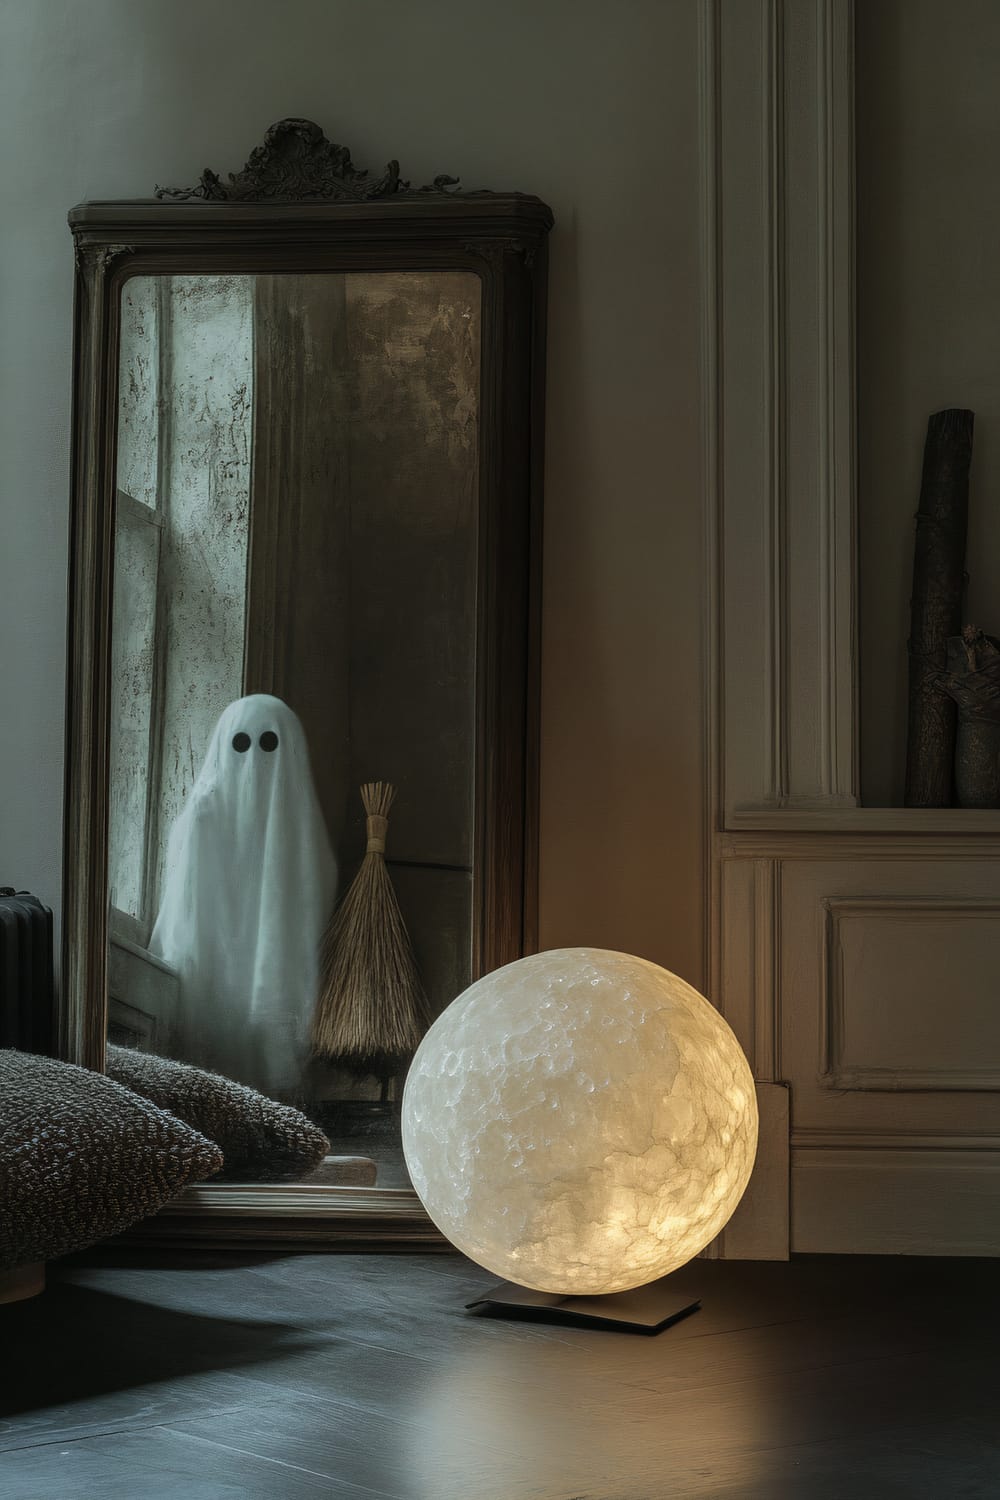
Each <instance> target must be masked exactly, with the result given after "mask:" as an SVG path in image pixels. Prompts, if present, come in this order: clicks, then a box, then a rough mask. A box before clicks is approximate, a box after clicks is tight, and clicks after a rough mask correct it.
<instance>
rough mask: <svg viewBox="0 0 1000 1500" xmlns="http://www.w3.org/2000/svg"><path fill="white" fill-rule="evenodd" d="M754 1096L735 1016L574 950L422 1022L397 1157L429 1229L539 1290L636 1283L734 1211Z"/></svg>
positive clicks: (623, 963)
mask: <svg viewBox="0 0 1000 1500" xmlns="http://www.w3.org/2000/svg"><path fill="white" fill-rule="evenodd" d="M756 1147H757V1103H756V1095H755V1091H754V1083H753V1078H752V1076H751V1073H750V1068H749V1066H748V1065H747V1061H746V1058H745V1057H744V1056H743V1053H742V1051H741V1050H740V1046H739V1043H738V1042H737V1040H736V1038H735V1036H734V1035H733V1033H732V1031H731V1030H730V1028H729V1026H728V1025H727V1024H726V1022H725V1021H724V1020H723V1018H722V1017H721V1016H720V1015H719V1013H718V1011H717V1010H715V1009H714V1007H713V1006H711V1005H710V1004H709V1003H708V1001H707V1000H706V999H704V997H703V996H702V995H699V994H698V992H697V990H694V989H692V988H691V986H690V985H689V984H686V983H685V982H684V980H683V979H679V978H678V977H677V975H676V974H671V973H669V972H668V971H667V970H666V969H661V968H659V967H657V965H656V964H652V963H647V962H646V961H645V960H644V959H641V958H634V957H631V956H630V955H628V954H625V953H610V952H606V951H604V950H602V949H597V948H563V949H557V950H554V951H551V952H548V953H539V954H535V955H533V956H532V957H530V958H522V959H519V960H518V961H517V962H516V963H513V964H508V965H507V967H506V968H503V969H498V970H496V971H495V972H494V973H492V974H487V975H486V976H485V977H484V978H483V979H480V980H477V982H476V983H475V984H473V985H472V986H471V987H470V988H469V989H467V990H466V991H465V992H464V994H462V995H460V996H459V997H458V999H457V1000H455V1001H454V1003H453V1004H452V1005H450V1006H449V1007H448V1009H447V1010H446V1011H445V1012H444V1014H443V1015H441V1016H440V1017H439V1018H438V1019H437V1020H436V1021H435V1022H434V1024H433V1026H432V1027H431V1028H430V1030H429V1031H428V1032H427V1035H426V1036H425V1037H424V1039H423V1041H422V1042H421V1044H420V1047H419V1049H418V1051H417V1054H416V1056H415V1058H414V1060H413V1064H412V1066H411V1068H410V1071H409V1074H408V1077H407V1081H406V1088H405V1092H404V1095H403V1150H404V1153H405V1157H406V1164H407V1167H408V1169H409V1172H410V1177H411V1180H412V1182H413V1186H414V1188H415V1189H416V1191H417V1194H418V1195H419V1197H420V1199H421V1202H422V1203H423V1205H424V1207H425V1208H426V1210H427V1212H428V1214H429V1215H430V1217H431V1218H432V1219H433V1221H434V1223H435V1224H436V1225H437V1226H438V1228H439V1229H440V1230H441V1231H442V1233H443V1234H445V1235H446V1236H447V1238H448V1239H449V1240H451V1242H452V1243H453V1244H454V1245H455V1246H456V1247H457V1248H458V1249H459V1250H461V1251H463V1252H464V1253H465V1254H466V1255H468V1256H469V1257H470V1259H472V1260H474V1261H476V1262H477V1263H478V1264H479V1265H481V1266H484V1267H486V1269H488V1270H490V1271H492V1272H494V1273H495V1274H497V1275H498V1276H501V1277H504V1278H505V1279H506V1280H507V1281H511V1282H515V1283H517V1284H518V1285H519V1286H522V1287H531V1288H534V1289H537V1290H538V1291H542V1292H552V1293H559V1294H562V1295H567V1296H568V1295H576V1296H585V1295H590V1294H601V1293H609V1292H620V1291H625V1290H627V1289H628V1288H632V1287H638V1286H642V1285H644V1284H645V1283H647V1282H650V1281H653V1280H655V1279H657V1278H659V1277H662V1276H666V1275H667V1274H668V1273H669V1272H670V1271H674V1270H676V1269H677V1268H678V1267H679V1266H682V1265H684V1264H685V1263H686V1262H687V1261H689V1260H690V1259H691V1258H692V1256H694V1255H697V1253H698V1251H699V1250H702V1249H704V1247H705V1246H706V1245H707V1244H708V1243H709V1241H710V1240H712V1239H713V1238H714V1237H715V1236H716V1235H717V1234H718V1233H719V1230H720V1229H722V1227H723V1225H724V1224H725V1223H726V1221H727V1220H728V1219H729V1217H730V1215H731V1214H732V1212H733V1210H734V1209H735V1207H736V1205H737V1203H738V1202H739V1200H740V1197H741V1196H742V1193H743V1190H744V1188H745V1187H746V1185H747V1181H748V1179H749V1176H750V1171H751V1168H752V1166H753V1161H754V1153H755V1151H756Z"/></svg>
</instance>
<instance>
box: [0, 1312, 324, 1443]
mask: <svg viewBox="0 0 1000 1500" xmlns="http://www.w3.org/2000/svg"><path fill="white" fill-rule="evenodd" d="M0 1328H2V1339H3V1366H4V1372H5V1377H4V1381H3V1387H2V1389H0V1416H3V1417H12V1416H15V1415H18V1414H21V1413H24V1412H30V1411H35V1410H37V1409H39V1408H40V1407H53V1406H64V1405H66V1404H68V1403H71V1402H74V1401H77V1400H82V1399H88V1400H89V1399H92V1398H93V1397H94V1396H96V1395H101V1394H107V1393H109V1392H112V1391H124V1390H131V1389H133V1388H136V1387H142V1386H148V1385H151V1384H157V1383H162V1382H166V1381H170V1380H175V1379H178V1378H183V1377H187V1376H191V1375H198V1374H204V1373H206V1372H219V1371H227V1370H228V1371H234V1370H239V1369H240V1368H241V1367H243V1366H248V1365H260V1364H261V1363H262V1362H264V1361H266V1360H268V1359H276V1358H287V1357H288V1356H289V1355H292V1354H297V1353H301V1352H303V1351H308V1350H309V1349H311V1348H312V1347H313V1344H314V1340H313V1339H311V1338H310V1337H309V1336H308V1335H304V1334H303V1332H302V1329H301V1328H300V1327H299V1328H296V1327H293V1326H291V1325H288V1324H283V1323H275V1322H262V1321H260V1320H254V1319H249V1318H248V1319H245V1320H244V1319H242V1318H241V1319H233V1318H217V1317H205V1316H204V1315H202V1314H197V1313H187V1312H178V1311H175V1310H173V1309H169V1308H164V1307H159V1306H156V1305H155V1304H152V1303H147V1302H142V1301H136V1300H135V1299H133V1298H130V1297H121V1296H116V1295H114V1294H113V1293H110V1292H104V1291H97V1290H93V1289H91V1288H89V1287H80V1286H73V1285H72V1284H70V1283H65V1284H60V1283H59V1282H55V1283H54V1284H52V1285H50V1287H49V1289H48V1290H47V1291H46V1292H44V1293H43V1294H42V1295H41V1296H40V1297H36V1298H33V1299H31V1300H30V1301H27V1302H19V1303H15V1304H13V1305H11V1306H10V1307H7V1308H4V1309H3V1317H2V1324H0Z"/></svg>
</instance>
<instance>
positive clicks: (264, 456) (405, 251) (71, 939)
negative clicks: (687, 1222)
mask: <svg viewBox="0 0 1000 1500" xmlns="http://www.w3.org/2000/svg"><path fill="white" fill-rule="evenodd" d="M69 217H70V227H71V229H72V233H73V237H74V242H75V248H76V263H77V281H76V329H75V386H74V464H73V531H72V563H71V635H70V667H69V705H68V744H67V787H66V840H65V848H66V873H65V894H64V914H65V920H64V932H65V939H64V966H63V976H64V978H63V1003H62V1004H63V1009H62V1040H61V1050H62V1054H63V1055H64V1056H65V1057H67V1058H68V1059H69V1060H71V1061H75V1062H79V1063H83V1064H84V1065H86V1066H88V1067H94V1068H98V1069H100V1068H104V1067H105V1066H108V1067H110V1069H111V1070H112V1071H113V1072H114V1073H115V1076H119V1077H129V1076H132V1075H133V1074H134V1073H135V1069H136V1068H137V1067H138V1066H139V1065H140V1064H141V1067H142V1068H144V1069H147V1070H148V1069H149V1068H153V1069H154V1070H155V1069H157V1068H160V1067H161V1064H160V1063H158V1062H157V1061H156V1060H157V1059H165V1060H166V1062H165V1063H164V1064H162V1066H163V1067H166V1064H168V1063H169V1064H170V1065H171V1066H175V1065H176V1064H177V1063H182V1064H184V1065H185V1066H187V1067H190V1068H198V1069H201V1070H203V1071H205V1070H207V1071H208V1072H211V1073H214V1074H216V1075H220V1074H221V1075H222V1076H223V1077H224V1078H226V1079H228V1080H230V1081H231V1082H232V1083H235V1084H238V1085H240V1086H243V1087H250V1088H253V1089H254V1090H255V1091H256V1092H257V1094H258V1095H261V1094H262V1095H264V1096H265V1098H268V1099H270V1100H271V1101H273V1103H274V1104H275V1105H279V1106H281V1107H282V1108H283V1109H285V1110H288V1109H294V1110H296V1111H297V1112H298V1113H297V1114H296V1115H295V1116H294V1117H292V1116H289V1115H288V1114H287V1113H286V1114H284V1115H281V1114H280V1111H279V1112H278V1115H277V1116H276V1118H278V1117H280V1119H281V1120H283V1121H285V1122H286V1124H287V1121H288V1120H289V1119H290V1118H294V1119H296V1120H299V1121H301V1122H303V1123H302V1124H301V1127H298V1126H296V1127H295V1128H294V1129H293V1130H292V1135H293V1136H295V1140H296V1142H297V1144H296V1146H295V1149H294V1151H293V1152H292V1159H291V1160H290V1161H289V1160H285V1159H284V1158H282V1160H281V1161H278V1160H277V1159H276V1158H275V1156H274V1152H273V1149H272V1148H273V1141H271V1142H270V1143H269V1141H268V1140H267V1139H262V1140H261V1141H259V1142H258V1143H257V1145H258V1146H259V1151H258V1154H257V1156H256V1157H252V1158H248V1160H247V1161H241V1162H240V1164H239V1167H238V1169H237V1168H236V1167H232V1168H231V1170H228V1171H226V1172H224V1174H223V1177H222V1178H220V1179H218V1180H213V1181H212V1182H210V1183H207V1184H204V1185H201V1186H199V1187H197V1188H192V1189H189V1190H188V1191H187V1192H186V1193H184V1194H183V1195H182V1197H181V1198H180V1199H178V1200H177V1201H176V1202H175V1203H174V1204H172V1205H170V1207H169V1208H168V1209H167V1210H166V1211H164V1212H163V1213H162V1214H161V1215H159V1216H158V1217H157V1219H155V1220H153V1221H150V1222H149V1223H148V1224H147V1225H145V1226H143V1229H142V1234H143V1236H144V1237H145V1238H147V1239H149V1238H152V1239H164V1238H171V1239H173V1240H174V1241H175V1242H176V1241H178V1240H180V1241H197V1242H199V1243H205V1242H212V1243H216V1244H229V1243H235V1242H239V1241H241V1240H244V1239H248V1238H251V1239H252V1238H261V1237H263V1238H267V1239H268V1240H269V1241H270V1242H271V1243H290V1244H302V1243H311V1244H338V1245H351V1246H357V1245H368V1244H372V1245H377V1244H382V1243H386V1242H389V1243H392V1244H433V1243H436V1242H438V1240H439V1236H438V1235H437V1231H436V1230H435V1229H434V1227H433V1225H432V1224H431V1223H430V1221H429V1220H428V1219H427V1217H426V1215H425V1214H424V1211H423V1209H422V1208H421V1205H420V1203H419V1200H418V1199H417V1198H416V1195H415V1194H414V1193H413V1191H412V1188H411V1187H410V1185H409V1181H408V1178H407V1175H406V1170H405V1163H404V1161H403V1158H402V1152H401V1146H400V1139H399V1123H398V1111H399V1100H400V1096H401V1091H402V1087H403V1083H404V1080H405V1074H406V1067H407V1064H408V1059H409V1055H411V1053H412V1045H413V1041H414V1038H418V1037H419V1035H420V1033H421V1031H422V1030H423V1029H426V1027H427V1025H429V1024H430V1022H431V1021H432V1020H433V1018H434V1016H435V1015H436V1014H438V1013H440V1011H441V1010H442V1009H444V1008H445V1006H447V1005H448V1004H449V1003H450V1001H451V1000H452V999H454V998H455V996H456V995H458V994H459V993H460V992H461V991H462V990H463V989H464V988H465V987H466V986H467V985H468V984H469V983H470V982H471V981H472V980H473V979H474V978H476V977H478V976H479V975H481V974H483V973H486V972H488V971H489V970H491V969H494V968H496V967H498V966H499V965H501V964H503V963H506V962H509V961H511V960H513V959H514V958H517V957H519V956H521V955H522V954H523V953H526V952H530V951H532V950H533V948H534V946H535V902H536V891H535V885H536V875H535V871H536V853H537V849H536V846H537V753H538V723H537V716H538V704H537V698H538V617H539V588H540V545H539V544H540V534H541V527H540V521H541V490H540V477H541V427H542V393H543V354H544V291H545V278H546V255H545V250H546V241H547V235H548V231H549V229H550V228H551V224H552V216H551V213H550V211H549V210H548V208H547V207H546V206H545V205H544V204H543V203H541V202H540V201H539V200H538V199H537V198H533V197H530V196H527V195H523V194H517V193H511V194H502V193H490V192H472V193H468V192H464V191H462V190H461V189H460V187H459V184H458V181H457V179H455V178H452V177H447V176H439V177H436V178H435V179H434V181H433V182H432V183H430V184H429V185H427V186H426V187H419V188H414V187H413V186H412V185H411V183H410V182H408V181H407V180H405V179H404V178H402V177H401V176H400V169H399V164H398V162H396V161H390V162H389V163H388V164H387V166H386V167H385V169H384V171H382V172H381V173H380V174H372V173H370V172H368V171H367V170H363V169H361V168H358V167H356V166H355V165H354V162H353V161H352V158H351V153H350V151H349V150H348V149H347V148H346V147H345V146H340V145H336V144H334V143H332V142H331V141H329V140H328V139H327V138H326V136H325V135H324V133H323V131H322V130H321V129H320V128H319V126H317V125H315V124H313V123H312V122H311V121H308V120H300V119H289V120H282V121H279V122H278V123H277V124H276V125H273V126H272V127H271V129H270V130H269V131H268V132H267V134H266V136H265V138H264V141H263V143H262V144H261V145H260V146H259V147H257V149H256V150H255V151H253V152H252V153H251V155H250V157H249V158H248V160H247V162H246V165H245V166H244V167H243V169H242V170H241V171H239V172H237V173H231V174H229V175H228V177H226V178H225V180H224V179H223V178H222V177H221V176H219V175H218V174H217V173H216V172H214V171H212V170H208V169H206V170H205V171H204V172H203V173H202V175H201V178H200V179H199V181H198V182H197V184H196V185H195V186H194V187H191V188H188V189H178V188H159V189H157V191H156V195H155V197H153V198H149V199H141V200H132V201H121V202H101V203H84V204H80V205H79V206H78V207H77V208H75V209H73V210H72V212H71V213H70V216H69ZM375 782H385V783H390V784H391V785H392V786H393V787H394V788H395V801H394V802H393V804H392V808H391V811H390V814H389V829H388V833H386V830H385V828H384V826H383V824H382V822H380V823H379V827H378V829H377V833H378V838H377V839H376V840H375V845H374V846H373V845H372V844H371V828H370V827H369V829H368V832H367V835H366V824H365V811H364V808H363V807H362V802H361V797H360V788H361V786H362V784H366V783H375ZM380 795H381V794H380ZM366 796H368V794H366ZM380 807H381V804H380ZM382 811H384V808H383V809H382ZM379 817H380V818H381V812H380V813H379ZM366 838H367V839H368V843H367V845H366ZM366 847H367V856H366ZM373 847H375V849H376V854H377V857H378V858H379V859H381V858H384V861H385V871H386V872H387V874H388V876H389V880H390V881H391V886H392V889H393V891H394V893H395V898H396V899H397V900H398V903H399V907H400V909H401V912H402V916H403V920H404V924H405V927H406V931H407V934H408V939H409V942H410V943H411V944H412V950H413V953H414V955H415V960H416V970H417V978H416V979H415V980H414V983H413V992H412V994H411V995H409V996H405V995H395V994H390V993H389V992H388V991H385V990H383V989H379V987H378V986H377V985H375V986H369V987H368V989H367V990H365V991H364V994H365V995H367V996H368V999H365V998H364V996H362V998H361V999H359V998H358V993H357V992H355V991H354V990H351V991H350V992H348V990H345V989H344V988H343V986H340V987H339V988H338V985H339V984H340V981H339V980H337V979H336V975H337V974H338V973H339V972H340V970H338V968H337V964H336V963H335V962H334V961H333V960H332V959H331V957H330V954H331V952H333V951H334V950H335V949H336V944H337V943H338V942H342V941H343V938H342V936H341V937H337V936H336V935H334V936H331V934H334V926H335V924H334V920H333V919H334V914H335V913H336V912H337V911H338V910H339V909H340V905H341V903H342V902H343V900H344V898H345V896H346V895H347V893H348V891H349V890H350V889H351V886H352V882H353V880H354V877H355V875H356V873H357V872H358V870H359V868H360V867H361V865H362V862H363V861H364V860H365V859H366V857H368V858H371V857H372V849H373ZM341 925H342V924H341ZM338 931H339V929H338ZM331 944H332V947H331ZM362 988H363V987H362ZM372 995H375V997H376V999H375V1001H374V1002H372V1000H371V996H372ZM366 1007H367V1008H366ZM393 1007H395V1011H394V1010H393ZM401 1018H402V1019H401ZM404 1021H405V1023H406V1024H405V1025H404V1024H402V1023H403V1022H404ZM396 1023H399V1024H396ZM393 1038H396V1039H397V1040H395V1041H393ZM400 1038H403V1040H400ZM406 1039H408V1040H406ZM109 1044H113V1050H109ZM408 1048H409V1051H408ZM137 1053H139V1054H143V1057H141V1058H139V1059H138V1060H137V1058H136V1055H135V1054H137ZM130 1070H131V1072H130ZM233 1097H234V1098H238V1097H240V1096H239V1095H233ZM296 1131H297V1132H298V1133H297V1134H296ZM324 1138H325V1140H326V1141H328V1142H329V1146H328V1147H327V1146H325V1145H324V1144H323V1143H324ZM317 1142H319V1145H317ZM286 1145H287V1142H286ZM289 1149H291V1148H289ZM296 1152H298V1155H296V1154H295V1153H296ZM269 1153H270V1154H269ZM279 1155H280V1153H279ZM286 1155H287V1152H286Z"/></svg>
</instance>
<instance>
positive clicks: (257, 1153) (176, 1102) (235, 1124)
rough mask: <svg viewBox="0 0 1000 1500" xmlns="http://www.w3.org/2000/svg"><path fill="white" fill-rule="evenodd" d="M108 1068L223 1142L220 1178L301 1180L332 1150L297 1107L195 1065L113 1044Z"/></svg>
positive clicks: (232, 1179) (110, 1072) (197, 1127)
mask: <svg viewBox="0 0 1000 1500" xmlns="http://www.w3.org/2000/svg"><path fill="white" fill-rule="evenodd" d="M108 1073H109V1075H110V1076H111V1077H112V1078H115V1079H117V1081H118V1082H119V1083H124V1084H125V1085H126V1087H127V1088H130V1089H134V1090H135V1092H136V1093H137V1094H142V1095H144V1097H145V1098H147V1099H151V1100H152V1102H153V1103H154V1104H158V1105H159V1106H160V1108H161V1109H169V1111H170V1113H171V1114H174V1115H177V1116H178V1118H179V1119H181V1120H184V1121H185V1122H186V1123H187V1124H188V1125H190V1126H192V1127H193V1128H194V1129H195V1130H200V1131H201V1133H202V1134H203V1135H207V1136H208V1138H209V1140H211V1141H217V1142H218V1144H219V1145H220V1146H221V1148H222V1154H223V1156H224V1157H225V1162H226V1165H225V1170H224V1171H223V1172H221V1173H220V1174H219V1180H220V1181H222V1182H295V1181H297V1180H298V1179H299V1178H300V1177H304V1176H305V1175H306V1174H307V1173H308V1172H311V1171H312V1170H313V1168H314V1167H317V1166H318V1165H319V1163H320V1162H321V1161H322V1160H323V1158H324V1156H325V1155H326V1153H327V1152H328V1151H329V1149H330V1142H329V1141H328V1140H327V1138H326V1136H325V1135H324V1134H323V1132H322V1131H321V1130H319V1129H318V1128H317V1127H316V1126H315V1125H314V1124H313V1123H312V1121H311V1120H308V1119H307V1118H306V1116H305V1115H304V1114H302V1113H300V1111H299V1110H297V1109H292V1108H291V1106H290V1105H288V1104H278V1103H276V1102H275V1100H273V1099H268V1098H266V1097H265V1095H263V1094H258V1092H257V1090H256V1089H251V1088H247V1087H246V1085H245V1084H242V1083H234V1082H233V1080H232V1079H231V1078H223V1077H221V1075H220V1074H218V1073H206V1072H205V1071H204V1069H202V1068H194V1067H192V1066H191V1065H190V1063H182V1062H173V1061H172V1060H171V1059H169V1058H166V1057H154V1056H153V1055H152V1054H151V1053H149V1052H136V1051H133V1050H132V1049H131V1048H129V1047H109V1048H108Z"/></svg>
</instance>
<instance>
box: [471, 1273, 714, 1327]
mask: <svg viewBox="0 0 1000 1500" xmlns="http://www.w3.org/2000/svg"><path fill="white" fill-rule="evenodd" d="M670 1280H671V1278H670V1277H669V1276H664V1277H662V1278H661V1279H660V1280H659V1281H651V1282H650V1283H649V1284H648V1285H647V1286H638V1287H635V1288H633V1290H632V1291H629V1292H612V1293H610V1294H609V1295H607V1296H603V1297H563V1296H560V1295H559V1293H557V1292H533V1291H531V1290H530V1289H529V1288H528V1287H525V1286H516V1285H515V1284H514V1282H512V1281H501V1283H500V1285H499V1286H495V1287H493V1288H492V1289H491V1290H490V1291H488V1292H485V1293H484V1294H483V1296H482V1297H477V1298H476V1300H475V1302H468V1303H466V1306H467V1307H468V1308H470V1309H471V1310H473V1311H475V1312H478V1313H489V1314H492V1315H493V1316H495V1317H506V1318H532V1319H535V1320H536V1321H539V1322H543V1323H574V1324H576V1325H578V1326H582V1327H587V1328H614V1329H617V1330H618V1332H619V1333H646V1334H651V1333H660V1332H662V1330H663V1329H664V1328H669V1327H670V1325H671V1324H672V1323H679V1322H680V1320H681V1318H686V1317H688V1316H689V1314H691V1313H693V1312H697V1311H698V1309H699V1307H700V1306H701V1301H700V1299H698V1298H696V1299H695V1300H694V1301H692V1300H691V1297H690V1294H689V1293H687V1292H682V1291H681V1290H680V1289H679V1288H678V1287H677V1286H676V1285H675V1286H674V1287H671V1285H670Z"/></svg>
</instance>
